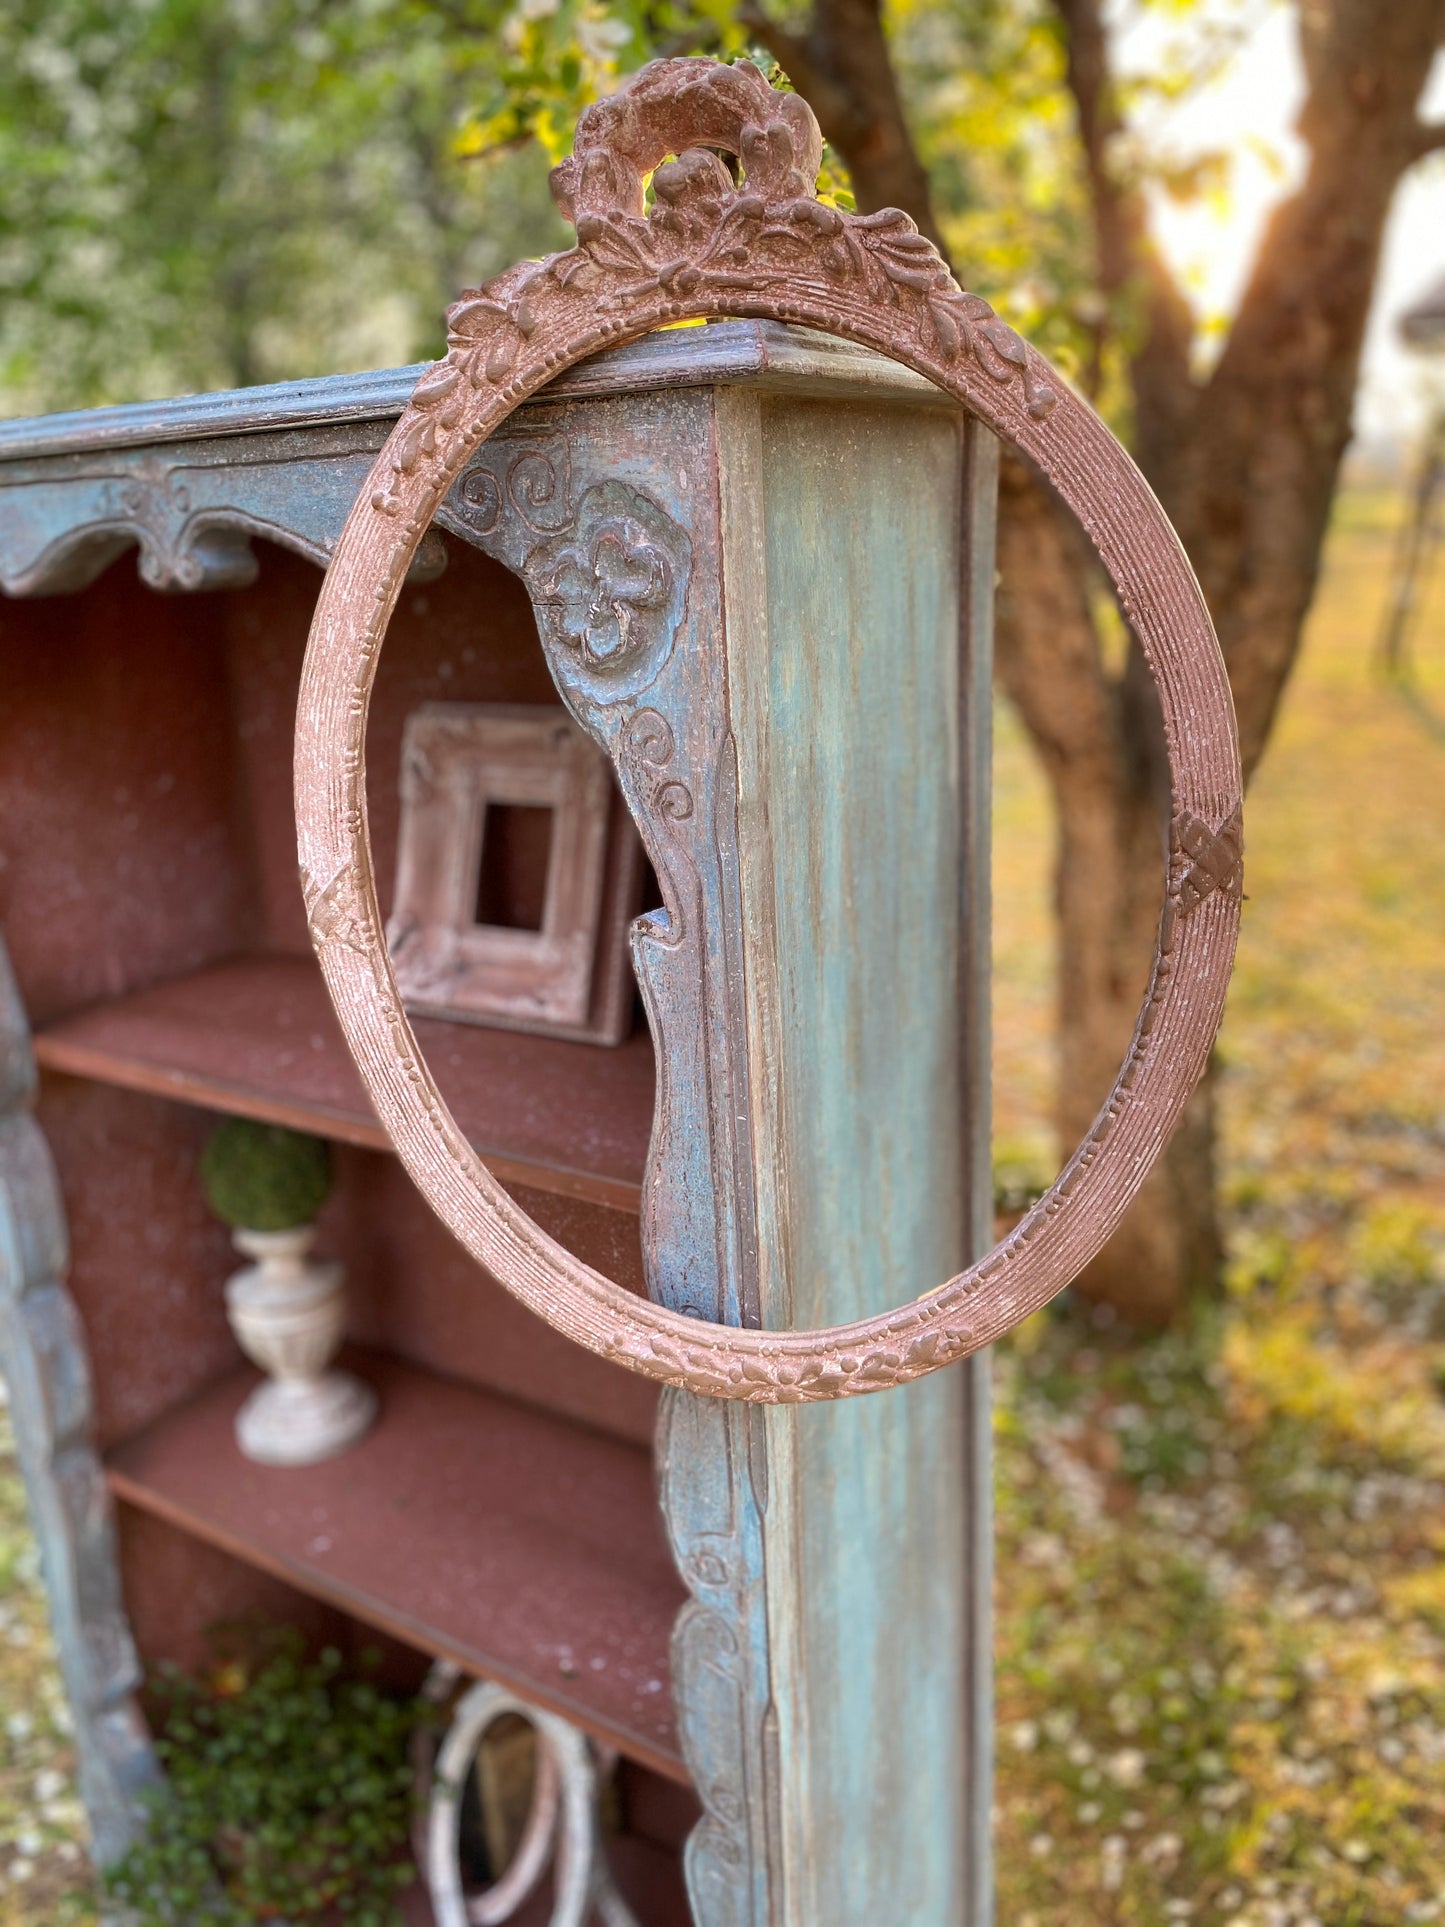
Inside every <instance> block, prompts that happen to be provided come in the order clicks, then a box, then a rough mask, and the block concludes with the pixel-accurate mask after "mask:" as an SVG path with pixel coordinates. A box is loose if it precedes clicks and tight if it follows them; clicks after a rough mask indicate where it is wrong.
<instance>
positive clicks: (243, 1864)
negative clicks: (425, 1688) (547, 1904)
mask: <svg viewBox="0 0 1445 1927" xmlns="http://www.w3.org/2000/svg"><path fill="white" fill-rule="evenodd" d="M248 1648H249V1651H248V1650H247V1649H248ZM268 1648H269V1650H267V1649H268ZM372 1670H374V1668H369V1667H368V1666H367V1665H366V1664H365V1663H363V1665H362V1667H361V1669H360V1671H353V1670H348V1669H347V1667H346V1666H345V1664H344V1662H343V1660H342V1657H341V1655H340V1653H339V1652H337V1651H335V1649H334V1648H328V1649H327V1650H326V1651H324V1652H322V1653H321V1654H320V1655H319V1656H318V1657H317V1658H316V1659H314V1660H313V1659H309V1658H308V1657H307V1655H306V1653H305V1650H304V1647H303V1643H302V1640H301V1637H300V1635H299V1634H289V1635H288V1634H287V1633H285V1632H284V1630H283V1631H282V1633H281V1635H280V1637H279V1638H271V1639H268V1640H267V1641H266V1642H265V1645H264V1646H263V1647H262V1648H261V1649H260V1650H257V1649H256V1642H255V1640H254V1638H252V1639H250V1640H248V1641H245V1642H243V1644H242V1646H241V1647H240V1648H239V1649H233V1650H232V1651H231V1652H230V1653H229V1654H221V1655H218V1660H217V1663H216V1664H215V1665H214V1666H213V1667H212V1668H210V1669H209V1670H208V1671H207V1672H206V1673H205V1674H204V1675H202V1676H201V1677H199V1678H193V1677H191V1676H190V1675H188V1674H185V1673H181V1672H179V1671H178V1670H177V1669H175V1668H173V1667H167V1668H162V1669H161V1670H160V1671H159V1673H158V1674H157V1676H156V1678H155V1679H154V1681H153V1682H152V1686H151V1699H152V1703H153V1722H154V1725H155V1728H156V1735H157V1740H156V1750H157V1753H158V1755H159V1757H160V1762H161V1765H162V1767H163V1768H164V1770H165V1773H166V1778H167V1787H166V1790H165V1792H164V1793H163V1794H161V1795H158V1796H157V1798H156V1800H155V1804H154V1807H153V1810H152V1812H151V1815H150V1818H149V1824H148V1826H147V1827H146V1829H145V1830H144V1831H143V1832H142V1834H141V1836H140V1837H139V1839H137V1841H136V1842H135V1844H134V1846H133V1847H132V1848H131V1850H130V1852H129V1853H128V1854H127V1855H126V1857H125V1859H124V1860H122V1861H121V1863H120V1864H119V1866H117V1867H114V1868H112V1869H110V1871H109V1873H108V1875H107V1878H106V1887H107V1891H108V1893H109V1894H110V1895H111V1897H112V1898H113V1899H114V1900H115V1901H117V1902H119V1903H120V1904H121V1906H122V1907H123V1909H124V1911H125V1917H126V1920H127V1921H128V1922H129V1923H133V1927H190V1924H191V1923H193V1922H196V1921H200V1920H204V1921H206V1922H208V1923H210V1924H211V1927H245V1923H246V1922H247V1921H252V1920H281V1919H285V1920H286V1921H288V1922H291V1923H295V1924H297V1927H299V1923H300V1922H302V1921H319V1922H326V1923H330V1924H331V1927H335V1923H337V1922H339V1921H350V1922H353V1923H355V1927H399V1923H400V1920H401V1914H400V1910H399V1908H398V1905H397V1894H398V1892H399V1890H400V1889H401V1888H402V1887H403V1886H406V1885H409V1884H410V1883H411V1881H412V1879H413V1878H414V1874H415V1869H414V1867H413V1865H412V1860H411V1855H410V1851H409V1847H408V1832H409V1824H410V1820H411V1814H412V1802H413V1793H414V1787H413V1773H412V1767H411V1762H410V1759H409V1757H408V1744H409V1741H410V1738H411V1735H412V1733H413V1731H414V1729H415V1727H416V1724H417V1721H418V1718H419V1713H420V1709H419V1708H418V1707H417V1705H416V1704H415V1703H414V1702H412V1701H409V1700H405V1699H402V1698H400V1697H398V1696H397V1695H394V1694H389V1693H385V1692H383V1691H381V1690H379V1688H378V1687H377V1686H376V1684H375V1683H374V1681H373V1679H372V1678H371V1677H370V1676H369V1674H370V1672H371V1671H372Z"/></svg>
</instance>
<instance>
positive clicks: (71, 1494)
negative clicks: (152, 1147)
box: [0, 945, 159, 1865]
mask: <svg viewBox="0 0 1445 1927" xmlns="http://www.w3.org/2000/svg"><path fill="white" fill-rule="evenodd" d="M34 1093H35V1065H34V1060H33V1058H32V1056H31V1053H30V1039H29V1032H28V1029H27V1027H26V1023H25V1015H24V1012H23V1010H22V1008H21V1004H20V997H19V993H18V991H17V990H16V987H15V982H14V979H13V978H12V976H11V974H10V965H9V961H8V959H7V958H6V956H5V952H4V948H3V945H0V1367H3V1370H4V1376H5V1383H6V1386H7V1387H8V1390H9V1394H10V1403H11V1407H12V1409H13V1411H14V1414H15V1433H16V1443H17V1448H18V1451H19V1454H20V1464H21V1470H22V1472H23V1473H24V1477H25V1487H26V1492H27V1494H28V1496H29V1500H30V1514H31V1518H32V1520H33V1522H34V1526H35V1532H36V1537H37V1538H38V1540H39V1542H40V1556H41V1563H42V1565H43V1567H44V1570H45V1579H46V1590H47V1592H48V1595H49V1599H50V1615H51V1623H52V1625H53V1627H54V1631H55V1640H56V1645H57V1647H58V1648H59V1653H60V1665H61V1671H62V1674H63V1676H64V1680H65V1687H66V1693H67V1697H68V1698H69V1701H70V1707H71V1714H72V1717H73V1719H74V1721H75V1731H76V1751H77V1754H78V1756H79V1767H80V1788H81V1794H82V1797H83V1798H84V1801H85V1808H86V1814H87V1817H88V1819H89V1822H90V1832H91V1840H92V1843H93V1847H94V1851H95V1856H96V1858H97V1859H98V1860H99V1861H100V1862H101V1864H102V1865H104V1864H105V1863H106V1862H108V1861H112V1860H115V1859H117V1858H119V1856H120V1855H121V1854H122V1853H123V1852H124V1851H125V1849H126V1847H127V1846H128V1845H129V1843H130V1840H131V1837H132V1835H133V1833H134V1831H135V1828H136V1825H137V1822H138V1818H139V1812H140V1801H141V1797H142V1795H143V1794H144V1793H145V1792H146V1791H147V1790H148V1789H149V1788H150V1787H152V1786H153V1785H154V1784H155V1783H156V1781H157V1779H158V1777H159V1776H158V1771H157V1768H156V1764H155V1759H154V1756H153V1754H152V1752H151V1747H150V1741H149V1738H148V1737H147V1734H146V1728H145V1722H144V1720H143V1718H142V1716H141V1713H140V1709H139V1707H138V1705H137V1703H136V1700H135V1697H134V1696H135V1693H136V1690H137V1688H138V1687H139V1685H140V1664H139V1661H138V1659H137V1657H136V1652H135V1647H134V1645H133V1643H132V1640H131V1634H130V1628H129V1626H128V1624H127V1622H126V1617H125V1610H124V1607H123V1606H122V1604H121V1597H120V1571H119V1567H118V1564H117V1559H116V1545H115V1528H114V1521H113V1518H112V1514H111V1506H110V1494H109V1491H108V1489H107V1487H106V1483H105V1474H104V1472H103V1470H102V1469H101V1464H100V1459H99V1457H98V1456H97V1454H96V1451H95V1448H94V1446H93V1444H92V1443H91V1432H90V1428H91V1405H90V1372H89V1368H88V1365H87V1362H86V1356H85V1341H84V1337H83V1335H82V1333H81V1329H80V1320H79V1317H78V1315H77V1313H76V1309H75V1305H74V1303H73V1301H72V1299H71V1296H70V1293H69V1292H68V1291H67V1290H66V1287H65V1270H66V1237H65V1222H64V1218H63V1215H62V1211H61V1203H60V1191H59V1186H58V1184H57V1182H56V1177H55V1169H54V1166H53V1165H52V1163H51V1161H50V1152H49V1148H48V1147H47V1145H46V1143H45V1140H44V1138H43V1136H42V1135H41V1131H40V1127H39V1125H38V1124H37V1123H36V1122H35V1120H34V1118H33V1117H32V1116H31V1115H30V1107H31V1103H32V1101H33V1099H34Z"/></svg>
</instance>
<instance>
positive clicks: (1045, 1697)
mask: <svg viewBox="0 0 1445 1927" xmlns="http://www.w3.org/2000/svg"><path fill="white" fill-rule="evenodd" d="M1396 512H1397V510H1396V508H1395V505H1394V504H1393V503H1391V502H1389V501H1386V500H1381V499H1379V498H1372V497H1368V496H1353V497H1350V498H1348V499H1347V500H1346V501H1345V502H1344V503H1343V504H1342V506H1341V511H1340V514H1339V516H1338V519H1337V527H1336V531H1335V534H1334V536H1333V538H1332V541H1331V544H1330V549H1329V555H1328V565H1327V570H1326V574H1325V579H1324V582H1323V585H1322V588H1321V592H1320V596H1319V600H1318V603H1317V608H1316V614H1315V617H1314V620H1313V622H1312V625H1311V628H1310V633H1309V638H1308V643H1307V647H1306V652H1305V656H1304V659H1303V662H1302V665H1301V668H1300V671H1299V674H1298V677H1297V680H1296V682H1295V684H1294V686H1293V688H1292V689H1291V691H1290V694H1289V696H1288V699H1287V701H1286V705H1285V708H1284V712H1283V715H1282V717H1281V721H1280V725H1279V730H1278V734H1277V736H1276V739H1275V742H1274V744H1273V745H1272V747H1271V749H1270V752H1269V757H1268V760H1267V762H1266V764H1265V766H1264V769H1263V771H1262V772H1261V775H1260V778H1259V780H1258V782H1257V784H1256V787H1255V789H1254V791H1253V793H1252V796H1251V799H1250V807H1249V810H1248V820H1247V826H1246V831H1247V841H1248V857H1247V869H1246V889H1247V891H1248V893H1249V899H1250V900H1249V901H1248V902H1247V903H1246V905H1245V911H1244V927H1243V936H1242V941H1241V945H1240V952H1239V967H1238V973H1237V975H1236V977H1235V980H1234V986H1233V990H1232V993H1231V997H1230V1004H1229V1011H1228V1015H1227V1017H1226V1020H1225V1025H1224V1031H1223V1036H1222V1039H1221V1059H1222V1063H1223V1068H1224V1082H1223V1107H1224V1136H1225V1144H1224V1183H1225V1198H1226V1208H1227V1217H1228V1228H1229V1241H1230V1263H1229V1273H1228V1290H1227V1294H1226V1296H1225V1298H1224V1300H1223V1302H1222V1303H1221V1304H1219V1305H1218V1306H1216V1307H1212V1308H1209V1309H1207V1310H1205V1311H1203V1312H1201V1314H1200V1315H1199V1316H1198V1318H1197V1320H1196V1321H1195V1322H1194V1324H1193V1326H1192V1328H1191V1329H1189V1330H1187V1331H1182V1332H1179V1333H1177V1334H1172V1335H1170V1336H1169V1337H1167V1338H1166V1339H1163V1340H1160V1341H1156V1342H1154V1343H1150V1344H1147V1345H1143V1346H1139V1345H1137V1344H1135V1345H1132V1346H1124V1345H1121V1344H1119V1343H1118V1342H1117V1341H1113V1342H1111V1340H1110V1338H1109V1336H1108V1335H1107V1334H1106V1333H1102V1332H1099V1331H1097V1330H1095V1329H1091V1328H1090V1327H1089V1325H1087V1324H1086V1323H1085V1322H1084V1321H1083V1320H1081V1319H1080V1318H1079V1316H1078V1315H1077V1314H1071V1313H1070V1312H1069V1311H1068V1310H1067V1308H1065V1309H1064V1310H1062V1311H1055V1312H1053V1313H1049V1314H1045V1315H1043V1316H1042V1317H1040V1318H1037V1319H1035V1320H1033V1321H1032V1322H1031V1323H1030V1324H1029V1325H1027V1326H1025V1327H1024V1328H1023V1329H1022V1330H1021V1331H1020V1332H1019V1333H1018V1334H1017V1336H1016V1338H1015V1339H1014V1340H1013V1341H1012V1342H1011V1343H1010V1344H1009V1345H1008V1346H1007V1347H1006V1348H1005V1351H1004V1355H1003V1356H1002V1357H1001V1359H1000V1362H999V1374H998V1380H999V1392H1000V1401H999V1421H998V1439H999V1460H1000V1464H999V1475H1000V1476H999V1528H1000V1532H999V1537H1000V1544H999V1557H998V1572H999V1580H998V1602H999V1642H998V1643H999V1681H998V1695H999V1785H998V1805H999V1828H998V1859H999V1888H1000V1905H999V1919H1000V1922H1001V1923H1002V1927H1066V1923H1067V1927H1089V1924H1091V1923H1095V1922H1098V1923H1104V1922H1109V1923H1115V1922H1117V1923H1130V1924H1131V1927H1133V1924H1134V1923H1137V1927H1159V1923H1164V1922H1168V1921H1175V1920H1178V1921H1210V1922H1216V1921H1217V1922H1226V1923H1233V1927H1285V1923H1300V1924H1301V1927H1303V1923H1307V1922H1315V1923H1322V1927H1398V1924H1399V1923H1402V1922H1409V1921H1429V1920H1437V1919H1438V1920H1442V1921H1445V1405H1442V1390H1445V823H1442V814H1445V811H1442V805H1445V594H1442V593H1438V592H1437V594H1436V595H1435V598H1434V604H1433V614H1432V620H1431V621H1430V623H1429V624H1428V625H1427V634H1426V636H1424V637H1422V640H1421V651H1420V653H1421V656H1422V659H1423V660H1422V675H1421V688H1420V693H1419V697H1418V699H1417V700H1415V701H1413V702H1411V701H1406V700H1405V699H1404V698H1402V696H1401V695H1400V694H1398V693H1395V692H1391V691H1389V690H1387V689H1384V688H1381V687H1380V686H1379V684H1378V683H1377V682H1376V681H1375V679H1374V678H1373V676H1372V673H1371V667H1370V662H1369V654H1370V650H1371V647H1372V645H1373V641H1374V636H1375V631H1376V628H1377V625H1378V622H1379V618H1380V611H1381V605H1382V599H1383V595H1384V589H1385V582H1386V571H1387V566H1388V556H1389V530H1390V525H1391V522H1392V519H1393V515H1394V514H1395V513H1396ZM1440 587H1441V588H1442V589H1445V584H1441V585H1440ZM998 791H999V845H998V853H997V864H998V876H997V881H996V915H997V918H998V926H999V932H998V946H997V976H996V996H997V1006H998V1008H997V1024H998V1051H997V1061H996V1068H995V1087H996V1097H997V1108H998V1129H999V1139H1000V1149H1001V1161H1002V1162H1003V1164H1004V1166H1005V1169H1006V1171H1007V1172H1008V1174H1009V1175H1010V1176H1019V1175H1024V1176H1026V1175H1027V1172H1028V1169H1029V1166H1030V1162H1031V1161H1032V1162H1033V1163H1034V1167H1035V1171H1036V1175H1037V1176H1039V1177H1047V1176H1048V1175H1049V1170H1048V1168H1047V1165H1045V1166H1044V1167H1043V1168H1042V1169H1040V1168H1039V1167H1038V1159H1039V1147H1040V1145H1041V1144H1046V1143H1047V1141H1048V1134H1047V1130H1046V1128H1045V1124H1044V1119H1045V1117H1046V1107H1047V1094H1048V1088H1049V1078H1050V1065H1049V1054H1048V1051H1047V1047H1046V1039H1047V1027H1046V1025H1047V1013H1048V1001H1049V996H1050V966H1049V957H1048V940H1049V925H1048V853H1047V806H1046V802H1045V799H1044V796H1043V793H1042V790H1041V787H1040V784H1039V781H1038V778H1037V776H1036V774H1035V773H1034V771H1033V770H1032V768H1031V767H1030V764H1029V760H1028V757H1027V755H1026V753H1025V752H1024V750H1023V747H1022V745H1021V742H1020V739H1019V734H1018V730H1017V726H1016V725H1011V723H1010V719H1008V718H1006V717H1005V718H1004V719H1002V726H1001V729H1000V745H999V776H998Z"/></svg>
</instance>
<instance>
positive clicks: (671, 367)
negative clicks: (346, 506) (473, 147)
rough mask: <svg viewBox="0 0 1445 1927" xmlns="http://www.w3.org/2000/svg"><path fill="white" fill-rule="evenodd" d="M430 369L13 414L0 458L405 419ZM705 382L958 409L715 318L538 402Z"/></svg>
mask: <svg viewBox="0 0 1445 1927" xmlns="http://www.w3.org/2000/svg"><path fill="white" fill-rule="evenodd" d="M430 365H431V364H430V363H429V362H415V363H413V364H411V365H410V366H409V367H405V368H376V369H371V370H369V371H367V372H366V373H364V374H354V375H323V376H318V377H316V378H314V379H311V380H306V381H286V382H275V383H272V384H269V385H266V386H263V387H257V388H233V389H223V390H220V391H218V392H216V393H214V394H205V395H180V396H177V397H176V398H175V399H173V400H169V401H150V402H126V403H123V404H121V405H119V406H116V407H111V408H83V409H76V410H73V411H71V412H68V413H64V414H54V415H30V416H19V417H15V418H13V419H11V420H9V421H0V463H3V462H15V461H30V460H35V459H37V458H42V457H45V456H50V455H79V454H89V453H92V452H95V451H99V450H102V449H112V448H141V447H145V446H147V445H152V444H164V443H171V442H181V441H198V440H202V439H211V438H215V437H224V436H229V435H247V434H257V433H265V432H266V431H268V430H276V429H282V428H310V427H322V426H328V425H331V424H334V423H340V422H364V421H386V420H388V419H390V418H394V417H395V416H397V415H400V413H401V412H402V410H403V408H404V407H405V406H406V403H407V399H408V397H409V396H410V394H411V391H412V388H413V387H414V385H415V384H416V381H417V379H418V377H419V376H420V375H422V374H423V373H424V372H425V370H426V369H427V368H428V367H429V366H430ZM712 384H719V385H735V384H747V385H753V386H760V387H767V388H780V389H787V390H790V391H792V392H794V393H798V392H803V393H815V394H838V395H840V396H841V395H842V394H845V393H846V394H849V395H853V396H855V397H861V396H866V397H867V398H868V399H870V400H889V401H907V402H913V403H915V404H917V403H919V402H936V403H937V404H938V405H940V406H943V407H950V408H952V407H956V406H957V404H956V403H955V402H953V401H952V400H951V399H950V398H949V397H948V396H947V395H945V394H944V393H943V392H942V390H940V389H938V388H935V387H934V385H933V383H932V382H930V381H927V380H926V379H925V378H924V377H923V376H922V375H917V374H915V373H914V372H913V371H912V369H910V368H905V367H904V366H903V365H902V364H901V363H899V362H895V361H890V360H888V359H887V357H886V356H883V355H878V354H875V353H873V351H872V350H871V349H868V348H861V347H859V346H857V345H856V344H855V343H853V342H849V341H842V340H839V339H837V338H835V337H834V336H831V335H824V334H819V333H817V332H815V331H814V330H812V329H808V328H796V327H790V326H783V325H782V324H780V323H778V322H774V321H718V322H709V323H708V324H707V325H706V326H705V327H698V328H672V329H666V330H663V331H660V332H658V333H656V334H651V335H645V336H644V337H643V338H642V339H641V340H640V341H632V342H628V343H627V344H626V345H625V346H623V347H621V348H609V349H607V350H605V351H604V352H603V353H602V354H599V355H593V356H591V357H589V358H588V359H587V360H586V361H582V362H579V363H578V364H577V366H576V367H575V368H570V369H567V370H566V371H565V372H564V373H563V374H561V375H559V376H558V377H557V378H556V379H555V380H554V381H552V382H550V383H549V384H548V386H547V387H546V388H545V389H543V390H542V391H541V393H540V394H539V395H538V396H537V397H536V398H535V399H536V400H538V401H542V400H547V401H551V400H559V399H570V398H572V397H601V396H609V395H627V394H634V393H640V392H646V391H650V390H656V389H661V388H696V387H704V386H709V385H712ZM528 405H530V404H524V407H525V406H528Z"/></svg>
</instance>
